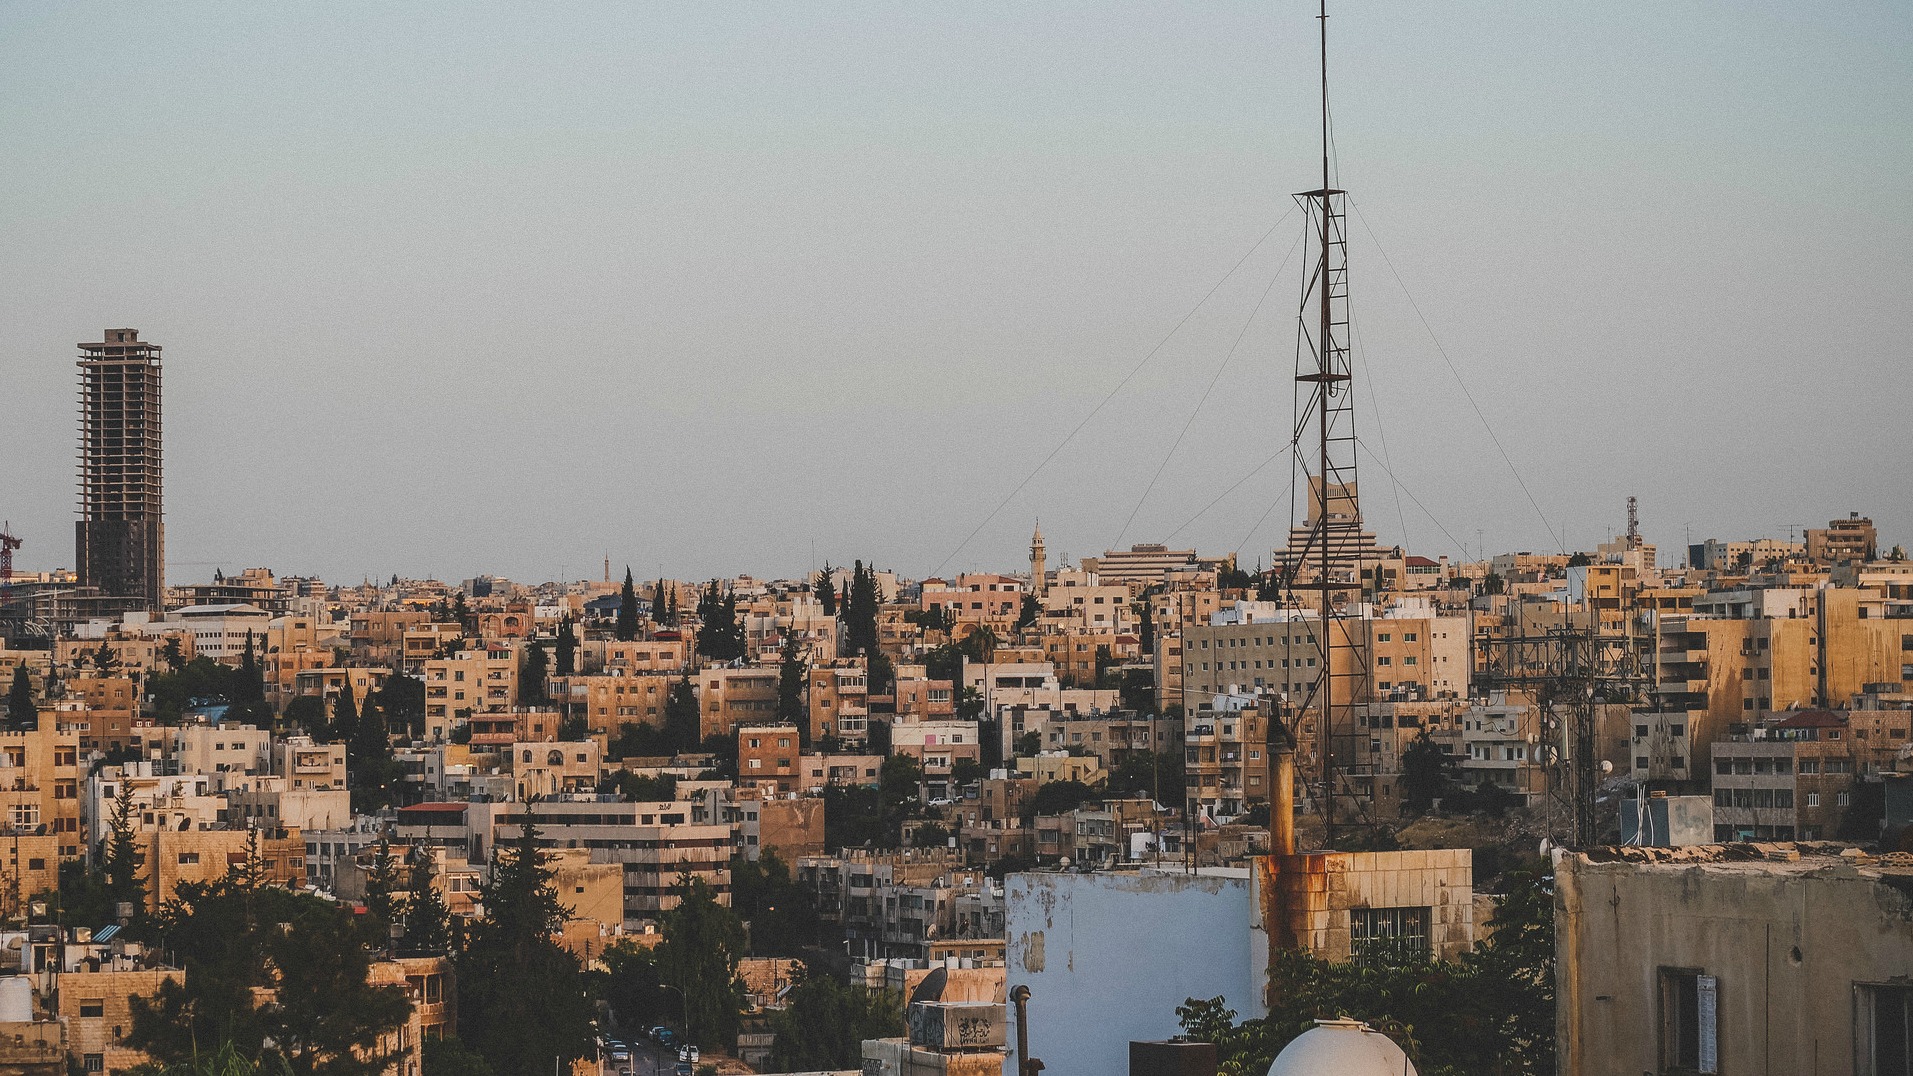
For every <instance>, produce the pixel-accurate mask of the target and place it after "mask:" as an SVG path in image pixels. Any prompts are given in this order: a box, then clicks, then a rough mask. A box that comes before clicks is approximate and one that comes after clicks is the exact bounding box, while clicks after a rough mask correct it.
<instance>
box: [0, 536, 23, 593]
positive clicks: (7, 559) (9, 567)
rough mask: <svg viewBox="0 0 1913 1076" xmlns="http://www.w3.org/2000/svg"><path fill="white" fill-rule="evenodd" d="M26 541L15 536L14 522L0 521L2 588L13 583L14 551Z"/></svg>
mask: <svg viewBox="0 0 1913 1076" xmlns="http://www.w3.org/2000/svg"><path fill="white" fill-rule="evenodd" d="M25 544H26V543H25V542H24V541H23V540H21V539H19V538H15V537H14V536H13V523H12V521H11V520H9V521H8V522H6V523H0V590H6V589H7V588H8V587H10V586H12V585H13V551H14V550H16V549H18V548H20V547H21V546H23V545H25Z"/></svg>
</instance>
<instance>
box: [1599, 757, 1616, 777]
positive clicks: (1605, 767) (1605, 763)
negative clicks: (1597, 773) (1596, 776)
mask: <svg viewBox="0 0 1913 1076" xmlns="http://www.w3.org/2000/svg"><path fill="white" fill-rule="evenodd" d="M1601 772H1602V773H1613V772H1614V762H1613V760H1611V759H1605V758H1604V759H1602V760H1601Z"/></svg>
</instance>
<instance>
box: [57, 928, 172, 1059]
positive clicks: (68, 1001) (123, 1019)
mask: <svg viewBox="0 0 1913 1076" xmlns="http://www.w3.org/2000/svg"><path fill="white" fill-rule="evenodd" d="M104 956H105V958H104V959H103V960H95V961H87V962H83V963H82V962H76V963H74V964H71V965H69V966H68V970H66V971H64V972H62V973H61V975H60V977H59V983H60V990H59V1000H60V1013H59V1015H60V1019H62V1020H64V1021H65V1022H66V1025H67V1052H68V1053H69V1054H71V1055H72V1056H73V1057H74V1058H75V1059H76V1060H77V1061H78V1062H79V1067H80V1070H81V1071H82V1072H89V1073H107V1074H109V1076H110V1074H115V1073H124V1072H128V1071H130V1070H132V1069H135V1068H137V1067H139V1066H141V1065H144V1064H148V1063H149V1062H150V1061H151V1060H152V1059H151V1058H150V1057H148V1056H147V1055H146V1052H145V1051H143V1050H136V1049H133V1048H132V1047H130V1046H128V1045H127V1044H126V1036H127V1035H128V1034H129V1033H130V1032H131V1031H132V1030H133V1011H132V999H133V998H134V997H140V998H150V997H152V996H153V995H154V994H155V993H157V992H158V991H159V988H160V985H161V984H162V983H168V982H173V983H183V982H184V981H185V978H186V973H185V972H183V971H180V970H179V969H177V968H164V967H148V966H141V965H140V963H139V962H136V961H132V960H127V959H125V958H120V959H115V958H113V957H112V956H111V954H105V955H104ZM95 963H97V964H98V967H97V968H94V967H90V966H88V965H89V964H95Z"/></svg>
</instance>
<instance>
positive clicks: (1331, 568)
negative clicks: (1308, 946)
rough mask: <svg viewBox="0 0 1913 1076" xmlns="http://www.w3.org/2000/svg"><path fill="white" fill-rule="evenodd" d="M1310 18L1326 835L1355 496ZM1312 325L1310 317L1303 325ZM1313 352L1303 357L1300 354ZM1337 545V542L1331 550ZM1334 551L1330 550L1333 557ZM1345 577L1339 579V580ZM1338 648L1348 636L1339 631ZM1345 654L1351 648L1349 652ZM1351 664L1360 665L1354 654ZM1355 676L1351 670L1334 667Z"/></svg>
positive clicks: (1300, 376)
mask: <svg viewBox="0 0 1913 1076" xmlns="http://www.w3.org/2000/svg"><path fill="white" fill-rule="evenodd" d="M1317 18H1318V20H1319V22H1320V25H1321V61H1322V185H1321V187H1320V188H1318V189H1316V190H1312V191H1303V192H1302V193H1300V194H1297V195H1296V196H1295V198H1296V201H1297V202H1299V203H1300V204H1301V206H1302V207H1303V209H1304V210H1305V211H1306V212H1307V214H1308V229H1309V232H1310V236H1309V238H1310V240H1311V242H1313V244H1314V245H1315V264H1314V268H1313V269H1312V271H1311V273H1310V276H1309V279H1308V281H1307V283H1306V285H1305V286H1304V287H1303V289H1302V302H1301V310H1300V312H1299V314H1298V317H1297V326H1298V333H1299V335H1300V338H1301V348H1300V349H1299V353H1298V356H1297V359H1298V361H1297V366H1298V370H1297V372H1296V376H1295V380H1296V381H1297V382H1299V383H1301V384H1302V385H1305V386H1307V388H1306V392H1307V402H1306V403H1305V404H1304V409H1303V412H1302V416H1301V422H1300V423H1299V424H1298V425H1299V426H1300V427H1301V428H1306V424H1307V416H1308V413H1309V411H1310V410H1311V409H1312V410H1313V411H1314V414H1315V432H1316V473H1315V475H1313V476H1312V477H1311V479H1310V497H1309V508H1310V511H1311V513H1312V515H1313V517H1314V518H1313V519H1312V520H1311V525H1310V528H1309V536H1308V546H1309V547H1311V548H1306V549H1304V551H1303V556H1302V558H1301V559H1302V560H1303V561H1304V562H1305V561H1306V560H1307V557H1308V554H1309V553H1313V554H1314V555H1315V560H1316V581H1315V582H1316V590H1317V594H1316V597H1317V604H1318V612H1319V614H1320V621H1319V623H1320V627H1321V636H1320V638H1319V639H1318V642H1317V646H1316V652H1317V653H1318V654H1319V655H1320V656H1321V661H1322V664H1321V667H1320V670H1319V673H1318V675H1317V677H1316V682H1315V684H1314V686H1313V689H1312V690H1311V691H1310V695H1311V696H1312V697H1313V700H1312V701H1314V702H1315V704H1316V713H1317V714H1318V715H1319V716H1320V719H1321V745H1322V792H1323V816H1322V817H1323V822H1324V826H1325V831H1326V835H1327V837H1329V838H1330V839H1332V838H1333V836H1334V832H1335V776H1336V769H1335V748H1334V739H1335V729H1336V727H1337V725H1336V720H1335V718H1336V710H1337V708H1338V707H1340V708H1341V709H1344V710H1346V709H1347V708H1348V706H1349V703H1350V702H1352V701H1353V693H1354V688H1355V685H1354V684H1353V683H1351V684H1350V685H1349V686H1348V687H1349V690H1348V691H1345V692H1340V693H1338V692H1337V691H1336V689H1335V679H1336V661H1335V657H1334V655H1335V651H1336V650H1337V648H1338V643H1337V640H1336V631H1335V627H1334V621H1335V619H1336V608H1335V591H1336V585H1337V580H1336V578H1335V576H1336V571H1337V568H1338V567H1339V565H1338V561H1340V560H1343V559H1345V556H1346V555H1347V554H1350V553H1353V554H1355V555H1356V556H1358V557H1359V555H1360V554H1359V550H1358V549H1356V548H1354V547H1353V546H1351V542H1355V541H1357V538H1356V535H1358V534H1359V532H1360V530H1361V527H1360V521H1361V509H1360V506H1359V503H1358V502H1357V500H1356V496H1357V493H1356V483H1355V408H1354V401H1353V399H1352V398H1351V394H1350V391H1349V390H1350V387H1351V386H1350V369H1349V349H1348V332H1349V328H1348V320H1349V318H1348V229H1347V223H1348V216H1347V214H1348V210H1347V203H1346V194H1345V192H1344V191H1341V190H1338V189H1336V188H1335V187H1332V186H1330V182H1331V180H1332V172H1331V165H1330V140H1329V103H1328V0H1321V4H1320V11H1319V14H1318V15H1317ZM1311 323H1312V324H1311ZM1311 359H1312V360H1313V361H1312V362H1311V361H1308V360H1311ZM1338 546H1340V547H1342V548H1339V549H1338V548H1337V547H1338ZM1338 554H1339V555H1338ZM1344 585H1346V584H1344ZM1342 634H1343V636H1344V638H1343V639H1342V641H1341V643H1340V644H1339V645H1340V648H1341V649H1348V648H1349V644H1350V642H1351V640H1349V639H1348V638H1347V635H1348V633H1347V632H1346V631H1344V632H1343V633H1342ZM1350 657H1351V659H1354V658H1355V657H1356V656H1355V655H1353V654H1351V655H1350ZM1354 664H1363V663H1361V662H1359V661H1355V662H1354ZM1343 675H1344V676H1348V677H1353V676H1359V675H1361V674H1360V673H1359V672H1357V671H1356V670H1354V669H1352V668H1351V669H1350V670H1349V671H1347V672H1345V673H1344V674H1343Z"/></svg>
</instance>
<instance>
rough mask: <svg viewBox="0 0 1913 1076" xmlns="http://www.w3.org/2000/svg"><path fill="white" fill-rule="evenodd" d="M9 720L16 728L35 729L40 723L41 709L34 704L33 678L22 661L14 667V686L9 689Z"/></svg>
mask: <svg viewBox="0 0 1913 1076" xmlns="http://www.w3.org/2000/svg"><path fill="white" fill-rule="evenodd" d="M7 720H8V721H9V722H11V724H12V727H13V728H15V729H33V728H37V727H38V726H39V723H40V709H39V707H37V706H35V705H34V704H33V680H32V678H31V677H29V676H28V675H27V666H26V663H25V662H21V663H20V664H18V665H15V666H14V667H13V686H12V687H11V688H9V689H8V691H7Z"/></svg>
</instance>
